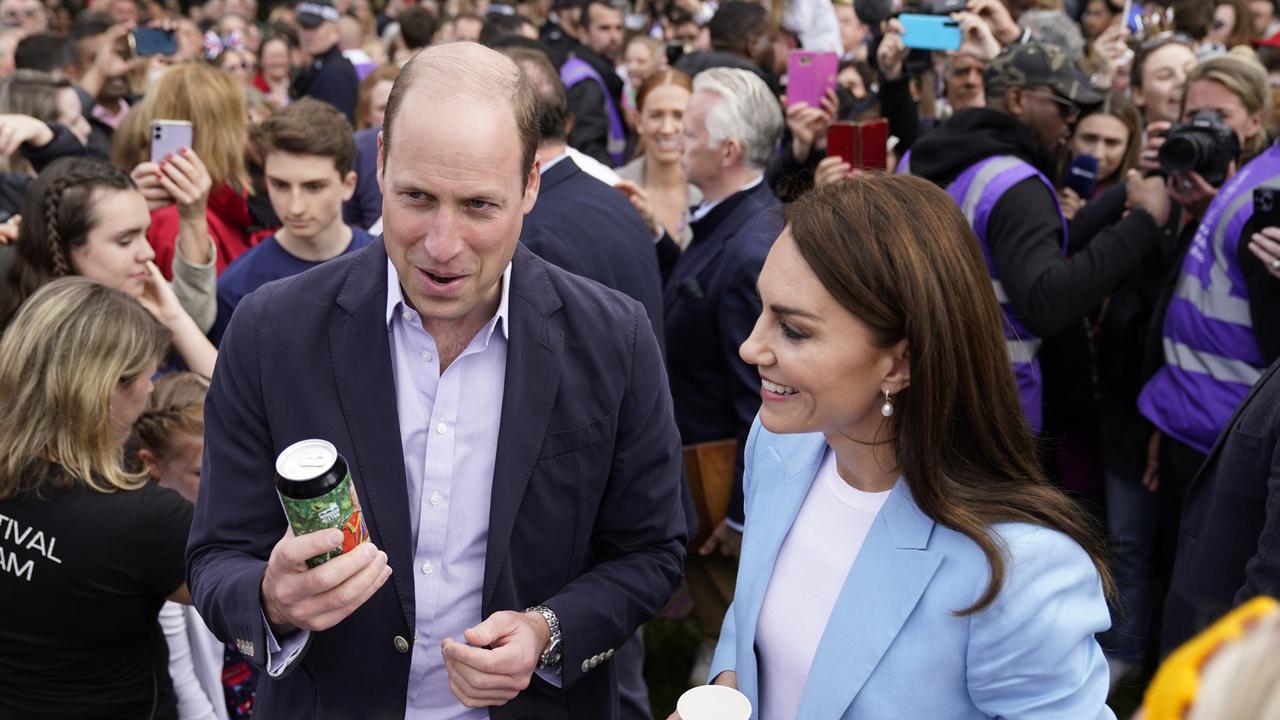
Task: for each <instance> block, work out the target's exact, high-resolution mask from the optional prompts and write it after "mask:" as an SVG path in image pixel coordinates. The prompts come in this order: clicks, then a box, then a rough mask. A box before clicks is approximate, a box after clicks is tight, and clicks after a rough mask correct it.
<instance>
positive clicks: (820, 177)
mask: <svg viewBox="0 0 1280 720" xmlns="http://www.w3.org/2000/svg"><path fill="white" fill-rule="evenodd" d="M851 177H853V166H852V165H850V164H849V163H847V162H845V159H844V158H842V157H840V156H839V155H829V156H827V157H824V158H822V160H819V161H818V167H817V169H816V170H814V171H813V186H814V187H816V188H818V187H824V186H826V185H834V184H835V183H838V182H840V181H841V180H846V179H848V178H851Z"/></svg>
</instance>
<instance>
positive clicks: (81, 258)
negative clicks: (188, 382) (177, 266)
mask: <svg viewBox="0 0 1280 720" xmlns="http://www.w3.org/2000/svg"><path fill="white" fill-rule="evenodd" d="M22 215H23V218H25V219H24V221H23V223H22V225H21V227H20V228H19V231H18V240H17V243H16V248H15V251H16V252H15V255H14V258H13V263H12V265H11V266H10V268H9V277H8V283H7V284H6V287H5V289H4V295H3V296H2V297H0V331H4V329H5V328H7V327H8V326H9V324H10V322H11V321H12V320H13V317H14V316H15V315H16V314H17V312H18V309H19V308H20V307H21V306H22V304H23V303H24V302H25V301H26V299H27V298H29V297H31V295H33V294H34V293H35V292H36V290H38V289H39V288H41V287H42V286H44V285H45V284H46V283H48V282H49V281H50V280H53V279H54V278H59V277H66V276H68V275H83V276H85V277H88V278H91V279H93V280H97V281H98V282H101V283H102V284H104V285H107V286H109V287H113V288H116V289H118V290H123V291H124V292H126V293H128V294H129V295H131V296H133V297H134V298H136V299H137V300H138V301H139V302H141V303H142V305H143V306H145V307H146V308H147V309H148V310H150V311H151V314H152V315H154V316H155V317H156V319H157V320H159V321H160V322H161V323H162V324H164V326H165V327H166V328H168V330H169V331H170V333H172V335H173V345H174V349H176V350H177V351H178V355H179V356H180V357H181V358H182V360H183V361H184V362H185V363H186V365H187V367H188V368H190V369H191V370H193V371H195V372H197V373H200V374H201V375H204V376H206V377H209V376H210V375H212V374H213V363H214V360H215V359H216V358H217V350H216V349H214V347H213V344H212V343H210V342H209V340H208V339H207V338H206V337H205V336H204V332H203V331H201V330H200V328H199V327H198V326H197V325H196V323H195V321H194V320H193V319H192V317H191V315H190V314H188V312H187V310H185V309H184V308H183V306H182V304H181V303H180V302H179V301H178V297H177V295H175V294H174V289H173V288H172V287H171V286H170V285H169V282H168V281H167V280H165V279H164V276H163V275H161V274H160V270H159V269H158V268H157V267H156V265H155V263H153V262H152V260H153V259H154V258H155V252H154V251H153V250H152V249H151V245H150V244H149V243H148V242H147V238H146V232H147V227H148V226H149V225H150V224H151V215H150V213H149V212H148V210H147V201H146V199H145V198H144V197H143V196H142V193H140V192H139V191H138V188H137V186H136V185H135V184H134V182H133V180H131V179H130V178H129V176H128V175H127V174H126V173H125V172H124V171H122V170H119V169H117V168H115V167H113V166H111V165H108V164H107V163H104V162H101V161H97V160H90V159H87V158H66V159H63V160H59V161H57V162H55V163H53V164H52V165H50V166H49V167H48V169H46V170H45V172H43V173H41V174H40V176H39V177H38V178H36V181H35V182H34V183H32V185H31V190H30V192H29V193H28V194H27V198H26V200H25V202H24V203H23V211H22Z"/></svg>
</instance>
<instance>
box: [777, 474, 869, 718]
mask: <svg viewBox="0 0 1280 720" xmlns="http://www.w3.org/2000/svg"><path fill="white" fill-rule="evenodd" d="M890 492H891V491H890V490H886V491H884V492H876V493H868V492H863V491H861V490H856V489H854V488H853V487H850V486H849V484H848V483H846V482H845V481H844V480H842V479H840V475H839V474H838V473H837V472H836V460H835V454H834V453H832V452H831V450H830V449H828V450H827V454H826V457H824V458H823V460H822V467H821V468H820V469H819V470H818V475H817V477H816V478H815V479H814V481H813V486H812V487H810V488H809V493H808V495H806V496H805V499H804V504H803V505H801V506H800V512H799V513H798V514H797V515H796V520H795V523H794V524H793V525H792V526H791V530H790V531H789V532H788V533H787V537H786V539H785V540H783V542H782V548H781V549H780V550H779V551H778V561H777V562H776V563H775V564H774V566H773V575H772V577H770V579H769V589H768V590H767V591H765V596H764V603H763V605H761V607H760V620H759V625H758V626H757V628H756V651H757V654H758V656H759V658H760V698H759V702H760V706H761V707H760V713H759V715H758V716H757V717H762V718H769V719H770V720H773V718H794V717H795V716H796V711H797V710H798V709H799V708H800V698H801V696H802V695H803V692H804V684H805V680H806V679H807V678H808V677H809V666H810V665H812V664H813V656H814V655H815V654H816V653H817V651H818V642H819V641H820V640H822V633H823V631H824V630H825V629H826V627H827V619H828V618H829V617H831V608H833V607H835V604H836V598H838V597H839V595H840V590H841V589H842V588H843V587H844V581H845V578H846V577H847V576H848V575H849V568H850V567H852V566H853V561H854V559H855V558H857V557H858V552H859V551H860V550H861V549H862V542H863V540H865V539H866V537H867V532H868V531H869V530H870V529H871V523H872V522H873V521H874V520H875V519H876V515H878V514H879V513H880V508H881V507H882V506H883V505H884V502H885V500H887V499H888V498H889V493H890Z"/></svg>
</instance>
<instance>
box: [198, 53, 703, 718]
mask: <svg viewBox="0 0 1280 720" xmlns="http://www.w3.org/2000/svg"><path fill="white" fill-rule="evenodd" d="M401 105H405V106H406V107H410V108H413V111H412V112H413V114H414V116H413V117H412V118H410V119H405V118H400V117H398V115H399V108H400V106H401ZM532 106H533V101H532V92H531V90H530V88H529V86H528V84H527V82H526V81H524V80H523V79H522V78H521V75H520V73H519V71H518V70H517V69H516V67H515V66H514V64H512V63H511V62H510V61H509V60H507V59H505V58H503V57H501V56H499V55H497V54H496V53H493V52H492V51H490V50H487V49H484V48H481V47H480V46H478V45H475V44H471V43H454V44H450V45H445V46H440V47H437V48H431V49H428V50H425V51H423V52H422V53H420V54H418V55H417V56H415V58H414V59H413V60H412V61H411V62H410V63H409V64H408V65H407V66H406V67H405V68H404V69H403V70H402V71H401V74H400V76H399V78H398V79H397V81H396V86H395V88H394V89H393V91H392V94H391V100H390V102H389V104H388V108H387V116H386V124H385V126H384V133H383V137H382V140H381V146H382V149H381V152H380V161H379V177H380V178H381V179H382V184H383V189H384V196H385V198H386V200H385V203H384V219H385V227H386V234H385V237H384V241H383V242H381V243H375V244H374V245H371V246H370V247H369V248H367V249H366V250H364V251H361V252H359V253H355V254H352V255H350V256H348V257H344V258H341V259H339V260H338V261H336V262H332V263H328V264H325V265H323V266H321V267H318V268H316V269H314V270H312V271H309V272H307V273H303V274H301V275H298V276H294V277H292V278H289V279H286V280H283V281H280V282H276V283H271V284H268V285H266V286H264V287H263V288H262V289H260V290H258V291H257V292H255V293H253V294H251V295H250V296H248V297H247V298H246V299H245V300H244V301H243V302H242V303H241V305H240V307H239V308H238V309H237V311H236V313H235V315H234V317H233V319H232V322H231V326H230V328H229V330H228V333H227V335H226V339H225V340H224V343H223V346H222V350H221V357H220V362H219V364H218V367H217V370H216V372H215V374H214V379H213V384H212V386H211V388H210V392H209V396H208V399H207V401H206V440H205V462H204V468H203V477H202V487H201V493H200V502H199V505H198V509H197V517H196V520H195V522H194V525H193V528H192V533H191V539H190V542H189V547H188V558H187V559H188V582H189V584H190V588H191V591H192V595H193V598H194V599H195V604H196V607H197V608H198V609H199V611H200V613H201V615H202V616H203V617H204V618H205V620H206V621H207V622H208V624H209V626H210V627H211V628H212V629H213V631H214V633H215V634H216V635H218V636H219V638H221V639H223V640H224V641H228V642H234V643H235V644H236V646H237V647H238V648H239V649H240V650H241V651H242V652H243V653H244V654H245V655H247V656H248V657H249V658H250V659H251V661H252V662H253V663H255V664H256V665H259V666H261V667H263V668H265V669H266V672H264V673H262V675H261V685H260V687H259V691H258V696H257V702H256V705H255V708H254V710H255V715H257V716H260V717H264V718H275V717H287V718H292V717H307V718H328V717H335V718H348V717H350V718H388V717H397V718H399V717H413V718H427V717H430V718H432V719H433V720H434V719H435V718H459V719H462V718H465V719H467V720H471V719H472V718H489V717H491V718H496V719H499V720H501V719H503V718H575V719H579V718H580V719H581V720H588V719H590V720H596V719H598V718H605V719H609V718H615V717H616V716H617V707H618V700H617V691H616V688H615V680H614V675H615V671H614V668H613V663H612V662H610V660H611V658H612V657H613V655H614V651H615V648H617V647H619V646H620V645H621V644H622V643H623V642H625V641H626V640H627V639H628V638H630V637H631V636H632V635H633V633H634V632H635V630H636V628H637V627H639V625H640V624H642V623H643V622H645V621H646V620H648V619H650V618H651V617H653V616H654V615H655V614H656V613H657V612H658V611H659V610H660V609H661V607H662V606H663V604H664V603H665V602H666V601H667V600H668V598H669V597H670V595H671V592H672V590H673V589H674V587H675V585H676V583H677V582H678V580H679V577H680V573H681V569H682V560H683V547H684V544H685V542H687V537H686V532H685V525H684V517H683V513H682V512H681V510H680V498H679V473H680V469H679V439H678V435H677V432H676V429H675V427H674V424H673V420H672V410H671V401H670V397H669V394H668V391H667V389H666V381H665V377H664V373H663V368H662V359H661V355H660V353H659V350H658V346H657V343H656V341H655V340H654V338H653V335H652V332H651V331H650V329H649V327H648V324H647V319H646V318H645V316H644V311H643V309H642V308H641V306H640V305H639V304H638V303H636V302H634V301H632V300H630V299H629V298H626V297H625V296H623V295H621V294H619V293H616V292H613V291H610V290H607V289H605V288H602V287H600V286H599V285H597V284H595V283H591V282H588V281H585V280H582V279H581V278H578V277H576V276H573V275H571V274H569V273H567V272H564V271H562V270H560V269H558V268H556V267H554V266H552V265H549V264H547V263H546V262H544V261H542V260H541V259H539V258H537V257H536V256H535V255H533V253H531V252H529V251H528V250H526V249H524V248H520V247H519V246H518V237H519V233H520V226H521V218H522V215H523V214H524V213H525V212H527V211H528V210H529V208H530V207H531V206H532V205H533V203H534V201H535V200H536V198H537V193H538V187H539V171H538V167H537V164H536V161H535V156H534V151H535V149H536V135H537V133H536V130H535V128H534V127H533V111H532ZM410 123H412V129H413V131H412V132H409V130H410V127H411V125H410ZM393 131H394V132H393ZM393 136H394V140H393ZM517 138H518V139H519V140H520V141H521V142H519V143H517V142H512V140H513V139H517ZM424 347H427V348H431V350H422V348H424ZM420 350H421V352H419V351H420ZM495 353H497V354H496V355H495ZM436 368H439V370H438V371H437V370H436ZM459 373H462V375H461V377H462V378H463V380H462V381H461V384H458V383H459V381H458V378H459V377H460V376H459ZM467 373H470V375H468V374H467ZM467 378H471V379H472V380H475V382H468V381H467ZM494 379H497V380H498V382H497V384H495V382H494ZM450 408H452V409H454V410H458V412H457V413H456V414H455V415H454V416H451V417H449V418H448V419H447V420H446V419H445V418H444V417H442V413H447V412H449V411H450ZM455 436H456V437H455ZM308 438H323V439H325V440H328V441H330V442H332V443H333V444H334V445H335V446H336V447H337V449H338V451H339V452H340V453H341V454H342V455H343V457H345V458H346V460H347V462H348V464H349V466H350V469H351V474H352V477H353V481H354V483H355V488H356V491H357V494H358V496H359V500H360V503H361V506H362V508H363V511H364V515H365V519H366V522H367V525H368V528H369V536H370V543H369V544H367V545H364V546H359V547H357V548H356V549H355V550H352V551H350V552H347V553H346V554H343V555H341V556H339V557H337V558H334V559H332V560H330V561H328V562H327V563H325V564H324V565H321V566H319V567H317V568H314V569H308V568H307V566H306V564H305V562H304V561H305V559H306V558H308V557H311V556H313V555H316V554H319V553H321V552H323V551H325V550H327V549H329V548H332V547H335V546H337V544H338V542H339V541H338V539H337V538H336V537H335V536H336V535H338V534H340V533H338V532H337V531H336V530H327V531H320V532H314V533H307V534H304V535H300V536H297V537H294V536H293V535H292V534H291V533H288V532H287V530H286V521H285V517H284V514H283V513H282V511H281V509H280V502H279V500H278V499H277V497H276V494H275V489H274V486H273V474H274V473H273V467H274V460H275V457H276V455H277V454H278V453H279V452H280V451H281V450H282V449H284V448H285V447H287V446H289V445H290V444H292V443H294V442H297V441H299V440H303V439H308ZM422 446H425V447H427V448H429V449H428V450H427V451H426V452H422ZM486 448H487V449H486ZM424 467H425V475H424ZM485 468H487V470H485ZM460 480H465V482H461V484H460V482H459V481H460ZM433 483H435V485H433ZM490 485H491V487H487V486H490ZM433 487H435V488H436V489H432V488H433ZM428 497H429V500H428ZM411 498H414V499H418V498H420V502H413V501H411ZM468 498H469V499H468ZM434 513H441V514H434ZM433 538H434V540H433ZM435 540H439V541H442V542H443V546H444V548H445V554H444V555H431V554H429V553H426V552H425V551H424V548H427V547H429V546H430V543H431V542H433V541H435ZM450 547H452V548H453V550H452V551H451V550H450ZM388 581H389V582H388ZM424 588H425V591H423V590H421V589H424ZM472 606H474V612H471V611H469V610H467V608H470V607H472ZM460 607H461V608H463V610H467V611H466V612H464V613H463V615H464V616H463V617H459V616H458V613H459V608H460ZM468 615H469V616H468Z"/></svg>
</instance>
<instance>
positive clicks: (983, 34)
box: [951, 12, 1000, 62]
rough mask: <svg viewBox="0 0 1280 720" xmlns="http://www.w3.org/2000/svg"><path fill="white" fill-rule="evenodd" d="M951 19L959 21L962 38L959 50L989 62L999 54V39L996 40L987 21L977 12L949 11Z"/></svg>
mask: <svg viewBox="0 0 1280 720" xmlns="http://www.w3.org/2000/svg"><path fill="white" fill-rule="evenodd" d="M951 19H952V20H955V21H956V22H958V23H960V33H961V37H962V38H963V40H962V41H961V43H960V50H959V52H963V53H968V54H970V55H973V56H975V57H978V58H981V59H982V61H983V62H991V61H992V60H994V59H995V58H996V56H997V55H999V54H1000V41H999V40H996V36H995V35H994V34H993V33H992V32H991V26H990V25H988V24H987V21H986V20H983V19H982V18H981V17H980V16H979V15H978V14H977V13H971V12H958V13H951Z"/></svg>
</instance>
